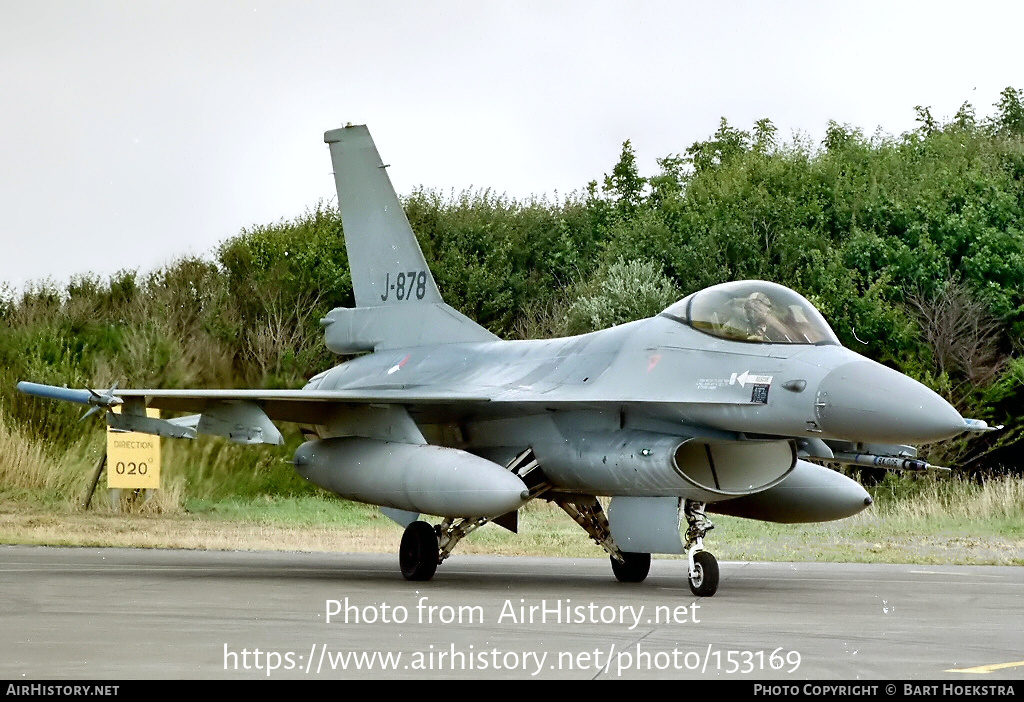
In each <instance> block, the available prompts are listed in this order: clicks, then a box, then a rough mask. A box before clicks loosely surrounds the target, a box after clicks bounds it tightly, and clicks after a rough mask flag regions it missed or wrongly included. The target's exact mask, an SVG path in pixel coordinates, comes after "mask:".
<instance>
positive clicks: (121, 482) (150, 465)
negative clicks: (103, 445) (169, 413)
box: [107, 408, 160, 490]
mask: <svg viewBox="0 0 1024 702" xmlns="http://www.w3.org/2000/svg"><path fill="white" fill-rule="evenodd" d="M116 409H120V408H115V410H116ZM146 415H147V416H149V417H153V418H159V417H160V411H159V410H155V409H147V410H146ZM107 487H108V488H129V489H136V488H146V489H154V490H156V489H159V488H160V437H159V436H155V435H153V434H139V433H137V432H124V431H111V430H110V427H107Z"/></svg>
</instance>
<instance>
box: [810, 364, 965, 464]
mask: <svg viewBox="0 0 1024 702" xmlns="http://www.w3.org/2000/svg"><path fill="white" fill-rule="evenodd" d="M815 411H816V414H817V418H818V424H819V426H820V427H821V429H822V431H824V432H825V433H826V434H829V435H830V436H832V437H835V438H838V439H846V440H848V441H858V442H861V441H862V442H878V443H889V444H920V443H927V442H929V441H939V440H941V439H948V438H950V437H952V436H956V435H957V434H959V433H961V432H963V431H966V430H967V424H966V422H965V421H964V418H963V417H961V416H960V413H959V412H957V411H956V410H955V409H953V406H952V405H950V404H949V403H948V402H946V401H945V400H943V399H942V398H941V397H939V396H938V395H937V394H935V393H934V392H932V391H931V390H929V389H928V388H926V387H925V386H924V385H922V384H921V383H919V382H917V381H916V380H913V379H911V378H908V377H907V376H905V375H903V374H902V373H899V372H897V371H894V370H892V369H891V368H886V367H885V366H883V365H881V364H879V363H875V362H874V361H868V360H866V359H865V360H859V361H853V362H851V363H847V364H844V365H842V366H839V367H838V368H836V369H834V370H832V371H831V372H829V374H828V375H826V376H825V378H824V379H823V380H822V381H821V384H820V385H819V386H818V395H817V400H816V403H815Z"/></svg>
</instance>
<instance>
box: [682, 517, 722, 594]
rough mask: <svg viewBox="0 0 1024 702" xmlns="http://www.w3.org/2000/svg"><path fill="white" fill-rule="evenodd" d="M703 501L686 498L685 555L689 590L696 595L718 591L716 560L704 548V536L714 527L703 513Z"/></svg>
mask: <svg viewBox="0 0 1024 702" xmlns="http://www.w3.org/2000/svg"><path fill="white" fill-rule="evenodd" d="M704 506H705V505H704V503H703V502H697V501H696V500H686V503H685V505H684V506H683V513H684V514H685V515H686V524H687V525H688V526H687V529H686V544H685V546H684V548H685V549H686V557H687V560H688V562H689V581H690V592H692V593H693V594H694V595H697V596H698V597H711V596H712V595H714V594H715V593H716V592H717V591H718V561H717V560H716V559H715V557H714V556H713V555H711V552H710V551H705V550H704V536H705V535H706V534H707V533H708V532H709V531H711V530H712V529H714V528H715V525H714V524H712V523H711V520H709V519H708V518H707V516H706V515H705V514H704Z"/></svg>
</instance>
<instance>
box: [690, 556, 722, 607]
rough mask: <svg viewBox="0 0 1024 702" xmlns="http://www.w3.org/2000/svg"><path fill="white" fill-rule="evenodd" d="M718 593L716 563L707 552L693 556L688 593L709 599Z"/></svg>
mask: <svg viewBox="0 0 1024 702" xmlns="http://www.w3.org/2000/svg"><path fill="white" fill-rule="evenodd" d="M717 591H718V561H717V560H716V559H715V557H714V556H713V555H711V553H709V552H708V551H697V553H695V554H693V574H692V575H691V576H690V592H692V593H693V594H695V595H697V596H698V597H711V596H712V595H713V594H715V593H716V592H717Z"/></svg>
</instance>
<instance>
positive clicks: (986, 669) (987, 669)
mask: <svg viewBox="0 0 1024 702" xmlns="http://www.w3.org/2000/svg"><path fill="white" fill-rule="evenodd" d="M1020 666H1024V661H1017V662H1016V663H993V664H992V665H979V666H977V667H975V668H951V669H949V670H947V671H945V672H947V673H992V672H994V671H997V670H1002V669H1003V668H1018V667H1020Z"/></svg>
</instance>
